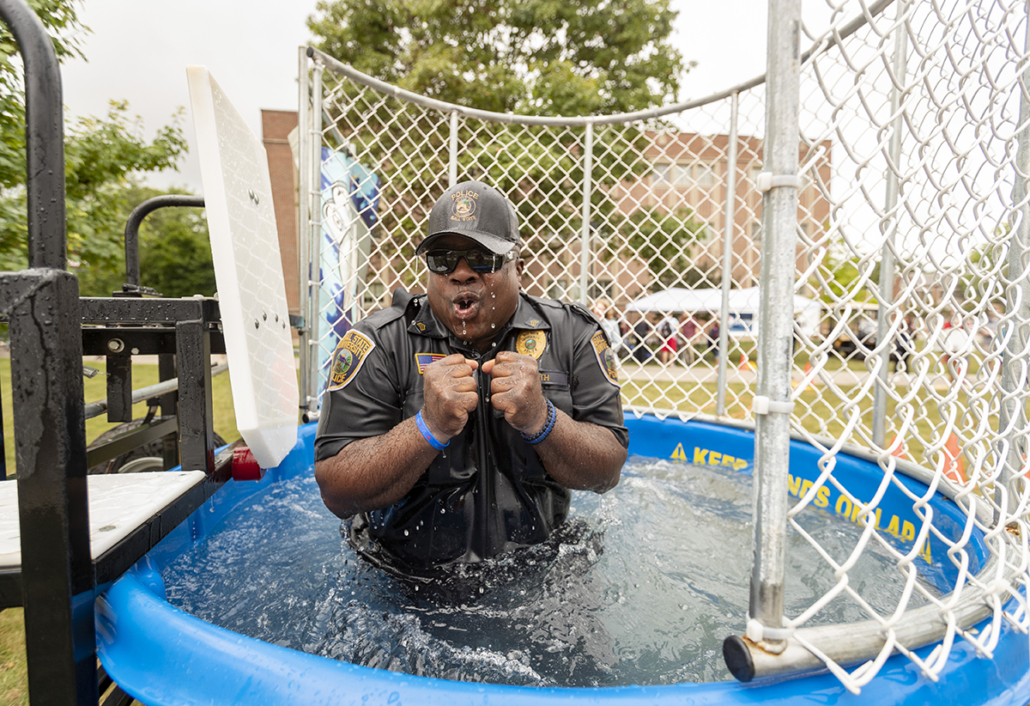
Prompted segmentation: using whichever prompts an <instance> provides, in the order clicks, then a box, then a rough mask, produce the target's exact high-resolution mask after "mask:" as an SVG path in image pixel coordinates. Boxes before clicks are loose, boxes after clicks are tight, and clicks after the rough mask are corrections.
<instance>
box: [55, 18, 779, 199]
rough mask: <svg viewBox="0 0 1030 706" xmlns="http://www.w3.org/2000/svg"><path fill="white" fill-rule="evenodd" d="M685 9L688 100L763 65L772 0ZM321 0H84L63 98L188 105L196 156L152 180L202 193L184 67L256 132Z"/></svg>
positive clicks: (292, 68)
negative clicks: (215, 88)
mask: <svg viewBox="0 0 1030 706" xmlns="http://www.w3.org/2000/svg"><path fill="white" fill-rule="evenodd" d="M673 5H674V7H676V8H677V9H678V10H680V17H679V21H678V23H677V26H676V34H675V41H676V43H677V45H678V46H679V48H680V50H681V51H682V53H683V55H684V57H685V58H686V59H688V60H693V61H696V62H697V64H698V65H697V68H696V69H694V70H693V71H692V72H691V73H690V74H689V75H688V76H687V77H686V80H685V81H684V90H683V95H682V96H681V97H682V98H684V99H687V98H699V97H702V96H705V95H708V94H710V93H714V92H716V91H718V90H722V89H724V88H728V87H730V86H732V85H734V84H736V83H739V82H741V81H743V80H746V79H749V78H751V77H753V76H756V75H758V74H761V73H763V72H764V70H765V17H766V10H765V8H766V0H720V1H719V2H711V0H673ZM314 6H315V0H300V1H299V2H282V1H281V0H278V1H276V2H272V1H271V0H248V1H247V2H241V1H240V0H177V1H176V2H170V1H169V0H84V1H83V5H82V8H81V12H80V18H81V20H82V22H83V24H85V25H87V26H88V27H89V28H90V29H91V30H92V32H91V33H90V34H89V35H87V36H86V37H85V38H84V41H83V50H84V53H85V54H86V57H87V59H88V61H85V62H84V61H74V62H68V63H67V64H65V66H64V71H63V77H64V103H65V106H66V107H67V110H68V112H69V113H70V114H71V115H74V116H79V115H104V114H106V112H107V106H108V102H109V101H111V100H127V101H128V102H129V106H130V109H131V112H132V113H133V114H138V115H139V116H141V117H142V118H143V121H144V126H145V130H146V133H147V135H148V136H152V134H153V131H154V130H156V129H157V128H158V127H159V126H161V125H164V124H166V123H168V121H169V120H170V119H171V118H172V115H173V114H174V113H175V112H176V111H177V110H178V109H179V108H180V107H181V108H185V109H186V114H185V116H184V117H185V119H184V123H183V127H184V129H185V134H186V136H187V138H188V139H189V141H190V152H191V154H190V156H189V157H188V158H187V159H186V160H185V161H184V162H183V164H182V165H181V169H180V171H179V172H178V173H175V172H173V173H170V174H166V175H162V176H159V177H152V178H151V179H150V180H149V181H150V183H151V184H152V185H153V186H156V187H160V188H165V187H167V186H169V185H173V184H174V185H182V186H186V187H188V188H190V189H192V190H193V191H195V192H197V193H201V192H202V187H201V183H200V169H199V165H198V163H197V161H196V148H195V142H194V137H193V124H192V118H191V117H190V115H189V94H188V91H187V85H186V67H187V66H188V65H190V64H201V65H203V66H206V67H207V68H208V69H209V70H210V71H211V73H212V75H213V76H214V77H215V79H216V80H217V81H218V83H219V85H221V87H222V88H223V90H225V92H226V93H227V94H228V95H229V97H230V99H231V100H232V101H233V103H234V104H235V105H236V108H237V109H238V110H239V111H240V113H241V114H242V115H243V117H244V118H245V119H246V120H247V121H248V123H249V124H250V126H251V129H252V130H253V131H254V134H256V135H258V136H259V137H260V136H261V117H260V111H261V109H262V108H272V109H279V110H296V109H297V48H298V47H299V46H301V45H302V44H306V43H307V42H308V41H309V39H310V34H309V32H308V29H307V26H306V24H305V20H306V19H307V17H308V15H310V14H311V13H312V12H314Z"/></svg>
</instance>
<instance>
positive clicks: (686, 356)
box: [679, 311, 698, 365]
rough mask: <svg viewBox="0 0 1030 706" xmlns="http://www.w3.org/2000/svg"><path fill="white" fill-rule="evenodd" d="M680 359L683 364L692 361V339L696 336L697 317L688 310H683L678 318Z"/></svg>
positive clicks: (691, 362) (689, 363)
mask: <svg viewBox="0 0 1030 706" xmlns="http://www.w3.org/2000/svg"><path fill="white" fill-rule="evenodd" d="M679 329H680V360H682V361H683V363H684V365H692V364H693V363H694V339H695V338H697V332H698V325H697V319H695V318H694V315H693V314H691V313H690V312H689V311H684V312H683V314H682V315H681V316H680V320H679Z"/></svg>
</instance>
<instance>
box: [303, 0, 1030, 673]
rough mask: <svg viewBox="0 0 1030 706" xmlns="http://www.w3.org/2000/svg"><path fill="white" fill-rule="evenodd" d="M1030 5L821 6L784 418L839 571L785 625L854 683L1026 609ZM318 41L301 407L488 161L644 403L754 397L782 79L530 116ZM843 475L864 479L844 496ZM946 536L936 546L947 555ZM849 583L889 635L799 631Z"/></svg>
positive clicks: (544, 258)
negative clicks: (934, 566)
mask: <svg viewBox="0 0 1030 706" xmlns="http://www.w3.org/2000/svg"><path fill="white" fill-rule="evenodd" d="M1026 18H1027V10H1026V6H1025V4H1024V3H1023V2H1016V1H1015V0H978V1H975V0H974V1H963V0H955V1H953V2H945V3H926V2H919V3H916V2H903V1H902V0H896V1H895V2H889V1H886V0H885V1H881V2H878V3H874V4H870V5H866V4H864V3H862V2H844V3H842V4H841V5H840V6H839V7H837V6H834V7H833V8H832V12H831V22H830V25H829V26H827V27H826V28H825V29H820V30H819V31H813V30H812V29H811V28H804V34H803V38H804V40H806V41H807V44H808V46H810V47H811V48H810V49H809V50H808V51H807V52H806V53H805V54H803V56H802V64H801V78H800V93H801V95H800V133H799V136H798V144H797V149H798V162H799V165H800V166H799V170H798V172H799V176H800V183H799V185H798V188H797V201H798V208H797V218H796V224H795V236H796V238H795V242H796V246H795V253H794V264H795V273H794V281H795V285H794V298H793V301H792V302H790V303H789V304H788V303H787V302H784V306H788V305H789V306H790V307H791V308H792V311H793V314H794V340H793V351H792V352H790V353H788V352H786V351H785V352H784V355H790V356H792V358H791V361H790V364H791V369H792V375H791V377H792V382H791V387H792V392H791V396H790V399H791V401H792V402H793V405H794V406H793V413H792V414H791V417H790V429H791V432H792V434H793V435H795V437H797V438H800V439H802V440H804V441H806V442H807V443H808V444H810V445H812V446H813V447H814V448H816V449H817V450H818V451H819V453H820V455H821V457H820V458H819V461H818V466H819V469H820V475H819V479H818V481H817V482H814V483H806V484H804V485H802V484H800V483H797V484H795V483H794V479H793V478H792V479H791V483H790V489H789V492H790V494H791V495H792V496H793V498H794V499H793V501H792V505H791V507H790V510H789V513H788V523H789V525H790V526H791V528H792V530H793V531H795V532H798V533H800V534H801V535H802V536H805V537H806V538H808V539H809V540H810V541H811V542H812V543H813V545H814V547H815V548H816V551H817V552H818V554H819V556H820V557H821V558H822V560H823V561H825V562H826V564H827V565H828V567H829V569H830V570H832V571H833V572H834V575H835V576H836V577H837V578H838V581H837V583H836V585H835V587H834V588H833V589H832V590H831V591H830V592H829V593H827V594H823V595H819V596H815V597H813V600H812V603H811V607H810V608H809V609H808V610H805V611H803V612H802V613H801V614H800V615H797V616H785V617H784V620H783V627H784V629H785V630H786V631H787V632H789V633H791V634H792V635H793V636H795V637H797V639H800V640H801V642H802V645H803V647H805V649H806V650H807V651H808V652H809V653H810V654H815V655H816V657H818V659H819V661H820V663H821V664H825V665H827V666H828V667H830V669H831V670H832V671H833V672H834V673H835V674H837V675H838V676H839V677H840V679H841V680H842V681H843V682H844V684H845V685H846V686H847V687H848V688H849V689H851V690H853V691H857V690H858V689H860V687H861V686H862V684H864V683H866V682H867V681H868V680H869V679H871V678H872V677H873V676H875V674H876V671H877V670H878V669H879V665H880V664H882V662H883V659H885V658H886V656H887V655H889V654H891V653H892V651H900V652H902V653H904V654H907V655H909V656H910V657H911V658H912V659H913V660H914V661H915V662H916V663H917V664H919V666H920V667H921V668H922V670H923V672H924V674H926V675H927V676H928V677H930V678H933V677H934V675H935V674H936V673H937V672H938V671H939V670H940V669H941V668H942V667H943V665H944V663H945V662H946V660H947V657H948V653H949V650H950V648H951V645H952V644H953V642H954V641H955V640H960V639H964V640H967V641H970V642H972V643H974V644H975V645H976V647H977V649H978V650H979V651H981V652H982V653H984V654H987V655H989V654H990V652H991V649H992V647H993V644H994V641H996V640H997V636H998V633H999V631H1000V628H1001V624H1002V622H1006V621H1007V622H1009V623H1010V624H1012V625H1014V626H1016V627H1018V628H1019V629H1024V630H1025V629H1026V628H1027V627H1028V624H1030V618H1028V616H1027V614H1026V611H1025V610H1024V607H1025V600H1024V597H1023V595H1022V593H1021V591H1022V587H1023V585H1024V584H1025V583H1026V580H1027V559H1028V558H1030V553H1028V552H1027V551H1026V537H1027V534H1026V531H1027V526H1026V523H1025V515H1026V502H1027V497H1026V488H1025V481H1024V475H1025V473H1026V470H1027V465H1026V460H1025V456H1026V435H1027V431H1028V428H1027V413H1026V397H1027V390H1028V385H1027V382H1028V381H1027V357H1028V350H1027V340H1028V336H1027V327H1028V325H1030V283H1028V279H1027V278H1028V272H1027V268H1028V265H1030V262H1028V258H1027V252H1028V244H1030V222H1028V221H1027V219H1026V218H1025V214H1026V211H1027V208H1028V207H1027V196H1026V189H1025V186H1024V179H1025V178H1026V177H1027V176H1028V174H1030V149H1028V138H1027V132H1028V130H1027V111H1028V108H1027V105H1028V103H1030V95H1028V94H1027V89H1026V87H1025V86H1024V85H1023V84H1022V83H1021V81H1020V78H1021V72H1023V71H1025V69H1026V61H1027V54H1028V52H1027V47H1026V34H1027V19H1026ZM309 56H310V57H311V59H310V60H304V61H303V62H302V72H301V78H302V82H303V83H306V84H307V85H309V86H310V94H311V96H312V97H313V101H312V102H311V103H310V104H308V105H305V104H303V103H302V105H301V121H302V122H301V125H302V135H301V152H302V155H303V157H304V159H302V166H301V218H302V221H301V222H302V225H305V226H306V228H302V233H305V234H310V237H309V238H307V239H306V240H305V246H306V247H307V248H308V252H307V253H306V255H307V258H306V259H308V260H309V261H310V262H311V263H312V271H311V280H312V287H311V289H310V293H309V297H308V304H307V310H306V315H307V321H308V322H309V324H310V325H309V328H308V331H307V338H306V340H305V344H306V345H307V346H308V347H309V348H310V350H311V353H312V355H311V356H309V357H308V358H307V359H306V362H305V363H304V365H305V367H304V368H303V370H302V374H303V375H304V376H305V380H306V391H307V396H308V407H309V409H311V410H316V409H317V407H318V399H319V395H320V393H321V389H322V387H323V384H324V379H325V373H324V369H325V366H326V365H327V361H329V359H330V357H331V355H332V352H333V350H334V348H335V344H336V341H337V339H338V337H339V335H340V334H341V333H342V332H343V331H344V330H346V328H347V327H349V325H350V323H351V322H354V321H357V320H358V319H360V318H362V317H364V316H365V315H367V314H368V313H369V312H371V311H373V310H375V309H378V308H381V307H384V306H389V304H390V300H391V292H392V291H393V290H394V289H395V288H396V287H398V286H403V287H405V288H406V289H408V290H409V291H422V281H423V279H424V276H425V273H424V264H423V263H422V262H421V261H420V260H418V259H417V258H415V257H414V250H415V246H416V245H417V244H418V242H419V241H420V239H421V238H422V236H423V234H424V232H425V229H426V219H427V217H428V214H429V211H430V208H431V207H432V204H433V203H434V202H435V200H436V199H437V198H438V197H439V196H440V195H441V194H442V193H443V191H444V190H445V189H446V188H448V186H449V185H451V184H453V183H456V182H457V181H461V180H465V179H469V178H475V179H480V180H483V181H485V182H487V183H490V184H492V185H494V186H496V187H498V188H499V189H501V190H502V191H503V192H505V193H506V194H508V195H509V197H510V198H511V200H512V201H513V202H514V204H515V205H516V207H517V209H518V211H519V215H520V219H521V224H522V236H523V240H524V247H523V249H522V256H523V257H524V258H525V260H526V270H525V274H524V278H523V283H522V285H523V290H524V291H526V292H528V293H529V294H532V295H536V296H541V297H552V298H558V299H567V300H575V301H580V302H582V303H583V304H585V305H587V306H588V307H591V308H592V309H594V310H595V312H597V314H598V316H599V317H601V318H606V319H608V322H607V323H606V324H605V326H606V328H607V330H608V331H609V332H610V336H611V338H612V339H613V341H612V342H613V347H614V348H615V349H616V351H617V352H618V357H619V363H620V370H619V377H620V380H621V383H622V389H623V400H624V403H625V404H626V405H627V407H628V408H630V409H631V410H634V411H636V412H644V411H647V412H653V413H655V414H658V415H660V416H665V415H674V416H678V417H681V418H685V419H686V418H718V419H720V420H723V421H726V420H734V421H735V423H741V424H745V425H746V424H749V423H753V422H754V419H755V417H754V413H753V411H752V408H753V404H754V397H755V380H756V374H757V373H756V367H755V366H756V361H757V341H756V339H757V332H758V317H759V300H760V298H761V287H760V285H761V283H760V282H759V271H760V267H761V262H762V252H763V247H762V246H763V225H762V221H763V218H762V216H763V213H762V203H763V190H762V188H760V187H761V186H762V185H761V184H760V182H761V181H762V179H763V178H764V177H762V176H761V175H762V174H763V163H762V160H763V141H764V130H765V116H766V102H767V101H766V99H767V95H766V84H765V82H764V81H763V80H761V79H756V80H755V81H751V82H749V83H748V84H744V85H741V86H737V87H735V88H732V89H729V90H727V91H725V92H724V93H722V94H719V95H716V96H713V97H711V98H709V99H706V100H701V101H694V102H691V103H685V104H681V105H678V106H670V107H669V108H666V109H663V110H660V111H650V112H648V113H646V114H634V115H630V116H603V117H592V118H570V119H562V118H532V117H522V116H513V115H499V114H490V113H484V112H480V111H475V110H471V109H467V108H462V107H459V106H453V105H448V104H443V103H440V102H438V101H434V100H432V99H428V98H424V97H420V96H414V95H411V94H406V93H405V92H403V91H400V90H398V89H395V88H393V87H390V86H387V85H385V84H382V83H380V82H377V81H375V80H373V79H370V78H368V77H366V76H363V75H361V74H359V73H358V72H356V71H354V70H353V69H350V68H349V67H346V66H343V65H341V64H339V63H338V62H336V61H334V60H333V59H331V58H330V57H327V56H325V55H322V54H320V53H318V52H314V51H309ZM303 256H304V254H303V253H302V257H303ZM853 448H858V449H861V450H862V452H863V453H864V454H866V455H867V456H868V457H870V458H873V459H874V460H875V461H876V462H877V463H878V464H879V467H880V468H881V470H882V474H883V476H882V483H881V484H880V486H879V487H878V488H877V489H876V490H875V492H872V493H864V491H859V490H857V489H855V488H853V487H852V486H850V485H849V478H848V476H847V475H846V474H843V473H839V472H835V469H836V468H837V467H838V464H837V455H838V453H839V452H840V451H841V450H842V449H853ZM686 460H690V459H686ZM899 467H901V468H905V469H917V468H918V469H922V470H921V471H919V472H921V473H922V477H923V478H924V479H925V480H926V482H927V483H928V484H929V491H928V493H926V494H921V493H918V492H914V491H913V490H912V489H911V488H910V487H909V486H908V485H906V484H905V483H903V482H902V480H901V479H900V478H899V476H900V475H901V474H899V473H898V469H899ZM827 488H830V489H832V492H833V494H834V496H836V497H838V498H844V499H845V500H844V501H843V502H842V501H840V500H838V501H837V503H836V507H824V506H823V503H821V502H820V499H821V498H824V496H825V492H824V491H825V489H827ZM888 488H897V489H899V490H901V492H903V493H904V494H906V495H907V496H908V497H909V499H910V501H911V511H912V514H913V516H914V517H916V518H918V520H917V521H916V522H912V523H909V522H904V523H900V525H899V523H896V522H895V523H888V522H886V521H883V522H882V523H881V519H880V513H879V509H878V507H879V505H878V503H879V502H880V499H881V497H882V495H883V493H884V492H886V490H887V489H888ZM939 492H945V493H946V494H948V495H949V496H950V497H952V499H953V500H954V501H955V503H956V504H957V505H958V506H959V507H961V508H962V509H963V511H964V517H965V518H966V519H965V523H966V526H965V527H964V528H962V529H961V531H959V532H958V534H957V535H956V534H955V533H951V532H944V531H942V530H941V528H940V527H939V526H938V524H935V523H936V522H938V519H937V518H935V516H934V513H933V512H932V511H931V508H930V504H929V502H930V499H931V497H932V496H933V495H934V494H935V493H939ZM812 512H836V513H837V514H838V515H840V516H841V517H842V521H851V522H853V523H856V524H859V525H860V526H861V527H863V528H864V532H863V534H862V540H861V541H860V542H859V543H858V544H857V545H856V546H855V547H854V549H853V551H852V552H851V553H850V554H848V555H847V556H833V555H831V554H830V553H829V552H827V551H826V550H825V549H823V548H822V547H820V546H819V545H818V542H817V541H816V540H815V539H812V538H810V537H808V536H807V534H806V533H805V530H804V523H803V521H802V518H803V517H804V515H805V513H812ZM874 518H875V521H874ZM973 532H976V533H980V534H982V535H983V537H984V540H983V541H984V542H985V544H986V546H987V547H988V550H989V551H990V552H991V554H992V557H991V561H989V562H988V563H987V564H986V565H985V566H986V568H985V569H984V570H983V571H980V573H979V574H975V573H974V572H972V571H971V570H970V569H969V567H968V556H967V555H966V542H968V539H969V536H970V534H971V533H973ZM956 536H958V539H955V537H956ZM931 539H933V540H934V541H939V542H941V543H943V544H944V545H946V546H947V552H946V554H945V555H944V556H936V557H934V558H933V559H931V558H930V557H929V551H928V547H929V542H930V541H931ZM870 543H872V544H876V545H879V547H880V548H881V549H882V550H883V551H884V552H886V553H887V554H889V555H890V556H891V557H893V559H894V561H895V562H896V566H893V567H889V570H891V571H899V572H901V573H902V574H903V576H904V577H905V578H906V581H908V583H909V586H908V589H907V590H906V591H905V593H904V595H903V597H902V599H901V601H900V602H899V603H898V604H897V605H896V606H892V607H891V609H890V610H887V611H884V610H882V609H880V610H877V609H875V608H874V607H873V606H872V605H871V604H870V602H869V601H868V600H867V599H866V598H865V597H864V596H863V594H862V592H861V590H860V589H859V588H858V585H859V583H860V582H855V581H849V573H848V572H849V571H850V570H851V568H852V567H853V566H854V565H855V563H856V562H857V561H858V559H859V558H860V557H861V555H862V553H863V550H864V549H865V548H866V546H867V545H868V544H870ZM934 561H936V562H944V563H946V564H948V565H949V566H951V567H952V569H953V570H954V571H955V572H957V574H956V575H957V578H956V579H955V582H954V590H953V591H952V592H950V593H947V594H946V595H943V596H942V595H941V593H940V592H938V591H934V590H931V588H930V587H928V586H927V585H926V583H925V582H923V581H921V580H917V578H918V575H919V573H920V571H922V570H923V568H925V566H926V564H927V563H932V562H934ZM920 562H922V564H920ZM964 562H965V563H964ZM919 567H922V568H919ZM917 568H918V570H917ZM988 569H989V571H988ZM987 573H990V575H985V574H987ZM1011 598H1015V599H1017V600H1016V601H1014V602H1009V603H1007V602H1008V601H1009V599H1011ZM834 600H849V601H853V602H854V603H855V604H857V605H858V606H860V608H861V609H862V611H863V612H864V614H866V615H867V616H868V618H869V620H870V621H871V623H872V624H873V626H874V629H873V632H874V633H876V634H877V635H878V636H879V638H880V639H879V641H878V642H877V643H876V646H875V648H872V649H871V650H870V651H869V653H868V654H865V655H863V656H862V661H863V662H864V664H863V666H861V667H859V668H858V669H852V670H851V671H848V670H847V669H845V668H844V667H843V666H841V665H840V664H839V663H838V660H837V659H835V658H834V657H833V656H832V655H830V654H829V653H828V652H826V651H825V650H823V649H822V648H820V647H819V645H818V644H816V643H814V642H811V641H807V642H806V638H805V636H804V633H801V632H794V631H800V630H801V629H802V628H804V627H806V626H811V625H814V624H818V623H819V615H820V612H821V611H822V609H823V608H824V607H825V606H826V605H827V604H828V603H830V602H832V601H834ZM971 602H973V603H976V605H978V606H980V607H981V608H982V607H984V606H986V608H987V612H986V614H982V612H981V613H976V615H977V616H979V617H978V619H982V618H983V617H987V616H989V617H990V618H991V622H990V623H989V627H988V628H987V629H986V630H981V631H979V632H976V631H973V630H969V629H968V628H969V625H970V623H969V615H970V613H969V612H968V611H966V609H967V608H969V605H970V603H971ZM1006 605H1007V606H1008V609H1006V607H1005V606H1006ZM1013 605H1015V606H1016V608H1015V609H1012V608H1011V607H1012V606H1013ZM917 606H931V607H932V610H933V619H932V622H933V621H936V622H939V623H940V625H941V626H942V627H941V631H942V632H941V633H940V635H941V636H943V643H942V647H941V648H939V649H938V650H936V651H935V652H934V653H933V654H932V655H931V657H930V658H926V659H921V658H919V657H918V656H917V655H916V653H915V652H913V651H912V649H913V648H914V647H916V646H918V645H917V644H914V643H913V642H909V643H905V641H904V640H903V639H902V638H901V637H899V635H900V634H901V633H900V632H899V629H900V626H901V625H902V624H903V620H904V616H905V614H906V613H907V612H911V611H912V610H914V609H915V608H916V607H917ZM1006 610H1008V611H1009V612H1006ZM963 611H966V612H963ZM841 634H845V633H841ZM920 644H921V643H920ZM866 660H868V661H866Z"/></svg>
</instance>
